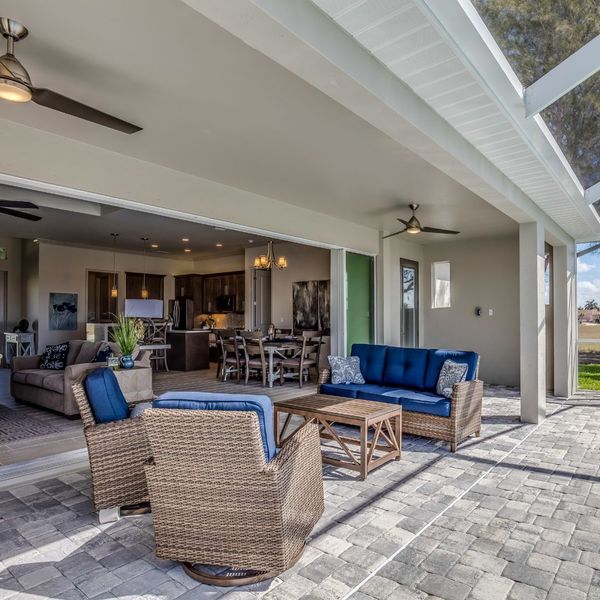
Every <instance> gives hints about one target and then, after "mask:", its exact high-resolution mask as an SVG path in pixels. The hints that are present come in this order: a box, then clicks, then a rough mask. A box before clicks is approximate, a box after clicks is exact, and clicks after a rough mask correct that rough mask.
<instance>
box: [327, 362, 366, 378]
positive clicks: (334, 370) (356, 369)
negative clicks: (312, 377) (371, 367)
mask: <svg viewBox="0 0 600 600" xmlns="http://www.w3.org/2000/svg"><path fill="white" fill-rule="evenodd" d="M327 360H328V361H329V366H330V367H331V383H364V382H365V378H364V377H363V376H362V373H361V372H360V358H358V356H348V357H347V358H346V357H344V356H328V357H327Z"/></svg>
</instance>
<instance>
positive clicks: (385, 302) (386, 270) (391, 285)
mask: <svg viewBox="0 0 600 600" xmlns="http://www.w3.org/2000/svg"><path fill="white" fill-rule="evenodd" d="M401 258H404V259H408V260H413V261H415V262H417V263H419V299H420V303H421V307H420V308H421V310H419V344H420V345H421V346H423V345H424V344H423V340H424V339H425V329H426V327H427V323H426V319H425V318H424V311H423V310H422V300H423V289H424V288H423V260H424V246H421V245H419V244H415V243H414V242H410V241H408V240H407V239H406V237H401V236H396V237H393V238H388V239H387V240H381V242H380V251H379V256H378V257H377V298H378V302H377V307H378V313H377V328H376V331H377V334H378V335H377V341H378V343H382V344H389V345H391V346H399V345H400V339H401V338H400V326H401V323H400V301H401V291H400V259H401Z"/></svg>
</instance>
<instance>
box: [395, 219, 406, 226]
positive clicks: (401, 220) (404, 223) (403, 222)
mask: <svg viewBox="0 0 600 600" xmlns="http://www.w3.org/2000/svg"><path fill="white" fill-rule="evenodd" d="M396 221H400V223H402V225H406V226H407V227H408V221H405V220H404V219H396Z"/></svg>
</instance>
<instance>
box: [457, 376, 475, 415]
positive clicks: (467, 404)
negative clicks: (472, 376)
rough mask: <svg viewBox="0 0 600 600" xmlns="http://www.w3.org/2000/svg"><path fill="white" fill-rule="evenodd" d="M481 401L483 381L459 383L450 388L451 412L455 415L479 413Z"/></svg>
mask: <svg viewBox="0 0 600 600" xmlns="http://www.w3.org/2000/svg"><path fill="white" fill-rule="evenodd" d="M482 401H483V381H480V380H478V379H476V380H474V381H461V382H460V383H455V384H454V385H453V386H452V397H451V398H450V402H451V403H452V412H453V413H454V414H455V415H457V416H460V415H464V414H467V413H470V414H473V413H474V412H479V413H480V412H481V404H482Z"/></svg>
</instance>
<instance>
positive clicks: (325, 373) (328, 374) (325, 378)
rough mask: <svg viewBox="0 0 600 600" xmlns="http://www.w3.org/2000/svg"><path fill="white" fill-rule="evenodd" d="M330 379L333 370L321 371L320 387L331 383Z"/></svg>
mask: <svg viewBox="0 0 600 600" xmlns="http://www.w3.org/2000/svg"><path fill="white" fill-rule="evenodd" d="M330 379H331V369H321V371H319V385H322V384H323V383H329V380H330Z"/></svg>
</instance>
